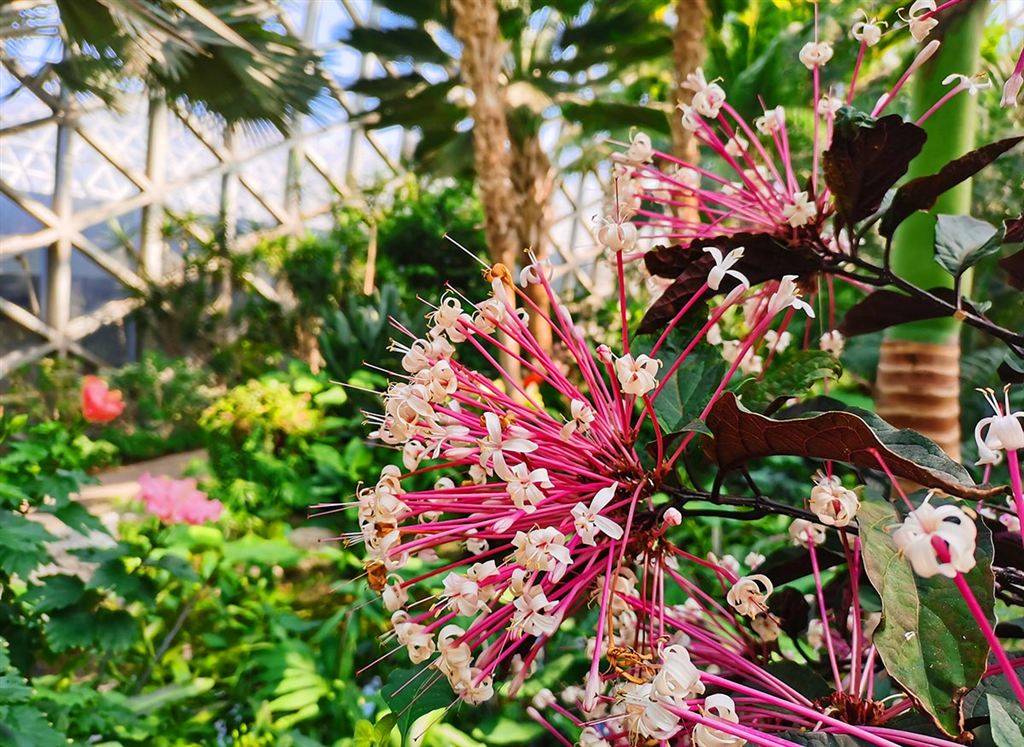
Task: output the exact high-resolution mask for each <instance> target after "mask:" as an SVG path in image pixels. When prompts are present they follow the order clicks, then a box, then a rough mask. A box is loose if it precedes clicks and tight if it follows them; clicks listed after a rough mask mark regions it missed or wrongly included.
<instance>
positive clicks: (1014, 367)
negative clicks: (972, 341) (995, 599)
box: [996, 357, 1024, 568]
mask: <svg viewBox="0 0 1024 747" xmlns="http://www.w3.org/2000/svg"><path fill="white" fill-rule="evenodd" d="M996 373H997V374H999V380H1000V381H1001V382H1003V383H1004V384H1024V360H1020V359H1017V360H1014V359H1013V358H1009V357H1007V359H1006V360H1004V361H1003V362H1002V363H1000V364H999V368H997V369H996ZM1021 567H1022V568H1024V566H1021Z"/></svg>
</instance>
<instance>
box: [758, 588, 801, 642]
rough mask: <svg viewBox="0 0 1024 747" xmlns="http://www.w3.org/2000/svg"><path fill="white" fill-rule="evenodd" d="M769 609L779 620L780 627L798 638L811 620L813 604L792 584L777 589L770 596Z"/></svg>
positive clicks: (790, 635) (791, 636)
mask: <svg viewBox="0 0 1024 747" xmlns="http://www.w3.org/2000/svg"><path fill="white" fill-rule="evenodd" d="M768 611H769V612H771V613H772V614H773V615H775V617H777V618H778V620H779V627H780V628H782V630H783V631H784V632H785V633H786V635H788V636H789V637H790V638H798V637H799V636H800V635H801V634H803V632H804V631H805V630H807V624H808V623H809V622H810V617H811V605H810V604H808V602H807V600H806V599H804V595H803V594H801V593H800V592H799V591H797V590H796V589H794V588H793V587H792V586H787V587H785V588H782V589H779V590H777V591H776V592H775V593H774V594H772V595H771V596H770V597H769V598H768Z"/></svg>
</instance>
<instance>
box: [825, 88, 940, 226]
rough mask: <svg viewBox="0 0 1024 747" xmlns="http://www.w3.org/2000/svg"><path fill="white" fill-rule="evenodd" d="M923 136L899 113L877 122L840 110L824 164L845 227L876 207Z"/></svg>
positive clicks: (910, 157)
mask: <svg viewBox="0 0 1024 747" xmlns="http://www.w3.org/2000/svg"><path fill="white" fill-rule="evenodd" d="M927 138H928V136H927V134H926V133H925V131H924V130H922V129H921V128H920V127H918V126H917V125H915V124H913V123H911V122H905V121H904V120H903V118H902V117H900V116H899V115H898V114H890V115H888V116H885V117H882V118H881V119H875V118H873V117H869V116H868V115H866V114H862V113H860V112H857V111H856V110H854V109H851V108H849V107H844V108H843V109H841V110H840V112H839V115H838V116H837V117H836V124H835V132H834V134H833V136H832V145H830V146H829V149H828V150H827V151H825V155H824V157H823V161H822V163H823V166H824V170H825V182H826V183H827V184H828V187H829V189H830V190H832V193H833V194H834V195H835V200H836V207H837V208H838V211H839V217H840V220H841V221H842V223H843V224H844V225H848V226H849V225H853V224H854V223H856V222H857V221H860V220H863V219H864V218H867V217H868V216H869V215H871V214H872V213H873V212H875V211H876V210H877V209H878V207H879V206H880V205H881V204H882V198H883V197H885V193H886V192H887V191H888V190H889V189H890V188H892V186H893V185H895V184H896V182H898V181H899V180H900V178H901V177H902V176H903V175H904V174H906V173H907V168H908V167H909V166H910V162H911V161H912V160H914V158H916V157H917V155H918V154H919V153H920V152H921V148H923V147H924V142H925V140H926V139H927Z"/></svg>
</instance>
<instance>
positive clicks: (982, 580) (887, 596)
mask: <svg viewBox="0 0 1024 747" xmlns="http://www.w3.org/2000/svg"><path fill="white" fill-rule="evenodd" d="M917 497H920V494H917ZM932 502H933V503H939V502H942V501H941V500H940V499H937V498H935V497H933V498H932ZM903 514H904V512H903V511H902V510H900V511H897V508H896V507H894V506H893V505H892V504H890V503H889V502H888V501H886V500H885V499H884V498H882V497H880V496H879V495H877V494H873V493H872V492H870V491H869V492H868V494H867V497H866V499H865V500H864V501H863V502H862V503H861V508H860V516H859V525H860V532H861V539H862V541H863V543H864V566H865V568H866V570H867V574H868V578H869V579H870V580H871V584H872V586H874V587H875V590H876V591H878V594H879V596H880V597H881V599H882V622H881V623H880V624H879V626H878V629H877V630H876V632H875V635H874V639H873V640H874V644H875V646H876V647H877V649H878V653H879V656H881V658H882V662H883V663H884V664H885V668H886V670H887V671H888V672H889V674H890V675H891V676H892V677H893V679H895V680H896V681H897V682H899V683H900V685H902V686H903V687H904V688H905V689H906V690H907V691H909V692H910V693H911V694H912V695H913V696H914V697H915V698H916V699H917V700H918V702H920V704H921V707H922V708H923V709H924V710H925V711H927V712H928V713H929V714H930V715H931V716H932V717H933V718H934V719H935V721H936V723H937V724H938V725H939V727H940V728H942V729H943V731H945V732H946V733H948V734H951V735H956V734H959V733H960V727H961V724H962V713H961V706H962V703H961V701H962V699H963V693H966V692H967V691H969V690H970V689H971V688H973V687H974V686H975V685H977V684H978V681H979V680H980V679H981V675H982V673H983V672H984V671H985V667H986V665H987V659H988V651H989V646H988V643H987V642H986V640H985V637H984V636H983V635H982V633H981V631H980V630H979V629H978V624H977V623H976V622H975V620H974V618H973V617H972V616H971V613H970V610H968V608H967V605H966V603H965V602H964V600H963V598H962V597H961V596H960V592H959V591H958V590H957V588H956V586H955V585H954V584H953V582H952V580H950V579H948V578H946V577H944V576H935V577H932V578H921V577H920V576H918V575H916V574H915V573H914V571H913V569H912V568H911V566H910V563H909V562H908V561H907V560H906V559H904V558H903V556H902V554H901V553H900V551H899V549H898V548H897V547H896V543H895V542H894V541H893V539H892V530H893V528H894V527H895V526H898V525H899V524H900V522H901V521H902V519H903ZM975 556H976V558H977V565H976V566H975V567H974V569H972V570H971V572H970V573H968V574H966V576H965V578H966V579H967V582H968V583H969V584H970V586H971V589H972V591H973V592H974V595H975V596H976V597H977V599H978V602H979V603H980V604H981V606H982V609H985V610H987V611H988V615H989V617H990V619H993V618H994V615H993V612H992V609H993V604H994V599H993V597H994V592H993V587H994V583H995V581H994V576H993V574H992V536H991V534H990V533H989V531H988V529H987V528H985V526H984V525H979V526H978V539H977V551H976V554H975Z"/></svg>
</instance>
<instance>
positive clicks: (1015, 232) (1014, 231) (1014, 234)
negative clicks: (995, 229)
mask: <svg viewBox="0 0 1024 747" xmlns="http://www.w3.org/2000/svg"><path fill="white" fill-rule="evenodd" d="M1003 243H1004V244H1024V213H1021V216H1020V217H1019V218H1010V219H1008V220H1004V221H1003Z"/></svg>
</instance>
